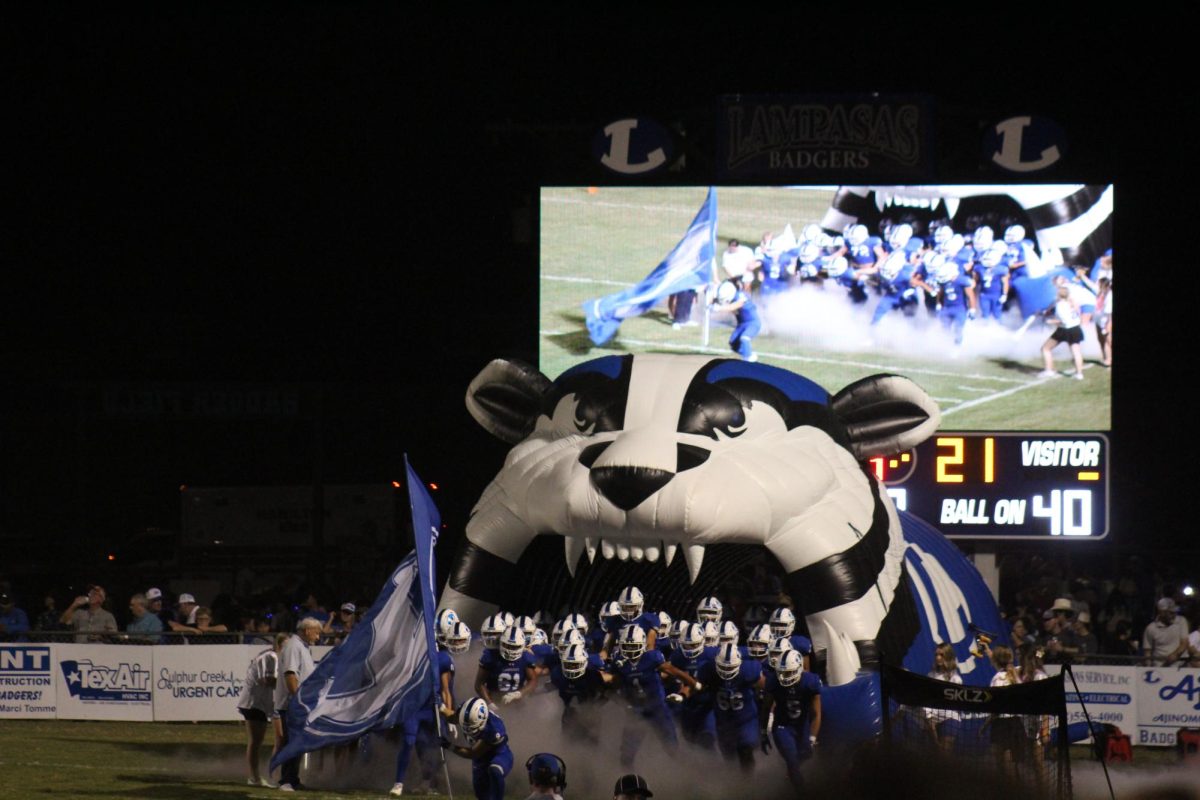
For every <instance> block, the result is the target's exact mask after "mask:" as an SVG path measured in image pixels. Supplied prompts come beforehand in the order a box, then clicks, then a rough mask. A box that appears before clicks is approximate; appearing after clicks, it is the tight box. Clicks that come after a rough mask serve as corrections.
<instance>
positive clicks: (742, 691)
mask: <svg viewBox="0 0 1200 800" xmlns="http://www.w3.org/2000/svg"><path fill="white" fill-rule="evenodd" d="M762 674H763V671H762V664H761V663H760V662H759V661H757V660H756V659H750V660H748V661H743V662H742V665H741V667H740V668H739V669H738V674H737V675H734V676H733V677H732V678H722V677H721V676H720V675H718V674H717V665H716V663H715V662H709V663H708V664H705V665H704V669H703V670H701V671H700V681H701V682H702V683H703V684H704V690H705V692H710V693H712V695H713V701H714V703H715V706H716V712H717V723H718V724H736V725H741V724H743V723H745V722H747V721H750V720H755V719H757V718H758V701H757V699H755V687H754V684H756V683H758V679H759V678H761V677H762Z"/></svg>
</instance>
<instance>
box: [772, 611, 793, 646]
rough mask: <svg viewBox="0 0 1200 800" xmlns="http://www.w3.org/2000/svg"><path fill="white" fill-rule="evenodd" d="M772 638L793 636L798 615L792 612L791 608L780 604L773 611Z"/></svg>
mask: <svg viewBox="0 0 1200 800" xmlns="http://www.w3.org/2000/svg"><path fill="white" fill-rule="evenodd" d="M769 624H770V626H771V638H772V639H776V638H778V637H780V636H791V635H792V631H794V630H796V615H795V614H793V613H792V610H791V609H790V608H787V607H785V606H780V607H779V608H777V609H775V610H774V611H772V612H771V620H770V623H769Z"/></svg>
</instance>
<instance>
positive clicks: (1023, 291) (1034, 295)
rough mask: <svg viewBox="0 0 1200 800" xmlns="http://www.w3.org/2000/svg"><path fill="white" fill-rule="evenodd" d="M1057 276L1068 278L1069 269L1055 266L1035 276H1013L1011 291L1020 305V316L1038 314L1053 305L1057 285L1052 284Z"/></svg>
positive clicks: (1056, 293) (1055, 298) (1070, 275)
mask: <svg viewBox="0 0 1200 800" xmlns="http://www.w3.org/2000/svg"><path fill="white" fill-rule="evenodd" d="M1059 277H1062V278H1066V279H1067V280H1070V279H1071V277H1072V274H1071V270H1069V269H1067V268H1065V267H1056V268H1054V269H1052V270H1050V271H1049V272H1047V273H1046V274H1045V275H1042V276H1040V277H1037V278H1013V281H1012V291H1013V293H1014V294H1016V296H1017V303H1019V304H1020V306H1021V316H1022V317H1030V316H1033V315H1034V314H1040V313H1041V312H1043V311H1045V310H1046V309H1048V308H1050V307H1051V306H1053V305H1054V302H1055V301H1056V300H1058V287H1057V286H1055V285H1054V279H1055V278H1059Z"/></svg>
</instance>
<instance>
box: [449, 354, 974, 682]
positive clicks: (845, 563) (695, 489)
mask: <svg viewBox="0 0 1200 800" xmlns="http://www.w3.org/2000/svg"><path fill="white" fill-rule="evenodd" d="M467 407H468V409H469V410H470V412H471V414H472V416H474V418H475V419H476V420H477V421H478V422H479V423H480V424H481V425H482V426H483V427H484V428H486V429H487V430H488V431H490V432H491V433H492V434H494V435H496V436H498V437H499V438H500V439H502V440H504V441H506V442H509V443H511V444H512V445H513V448H512V450H511V451H510V452H509V454H508V457H507V459H506V460H505V463H504V467H503V468H502V469H501V470H500V473H499V474H498V475H497V476H496V478H495V480H493V481H492V483H491V485H490V486H489V487H488V488H487V490H486V491H485V492H484V494H483V496H482V497H481V498H480V500H479V502H478V503H477V505H476V507H475V509H474V512H473V514H472V516H471V519H470V521H469V523H468V525H467V531H466V541H465V542H464V545H463V547H462V550H461V552H460V554H459V556H458V559H457V563H456V565H455V567H454V570H453V571H452V574H451V577H450V580H449V582H448V585H447V587H446V589H445V591H444V593H443V597H442V605H443V606H447V607H452V608H455V609H456V610H457V611H458V613H459V614H460V615H461V616H462V617H463V618H464V619H466V620H467V621H468V623H469V624H472V625H477V624H478V623H479V621H480V620H482V618H483V617H484V616H486V615H487V614H491V613H494V611H495V610H496V609H497V608H498V607H504V608H506V609H509V610H520V611H529V609H519V608H515V606H518V605H521V604H522V603H527V600H524V599H522V596H521V595H519V591H520V587H521V586H523V585H524V584H526V583H528V580H527V576H526V575H525V570H523V568H522V566H518V562H521V563H522V565H523V566H527V564H526V562H525V561H522V557H523V556H524V555H525V554H526V551H527V548H529V546H530V545H531V543H533V542H534V541H535V539H537V540H545V539H546V538H551V539H553V541H558V539H557V537H562V538H561V542H562V543H561V544H559V545H557V546H559V547H563V548H564V550H563V551H560V552H565V557H566V569H565V570H563V569H562V564H561V562H557V564H556V567H555V571H556V575H557V577H556V578H555V581H554V582H555V583H556V585H558V586H559V587H560V588H561V589H562V591H561V592H560V596H559V597H558V598H557V599H558V600H560V601H563V600H574V601H576V602H578V601H579V600H580V598H581V597H582V595H580V594H579V592H578V591H576V592H574V593H573V594H572V593H571V590H570V588H569V587H567V584H568V583H570V581H571V578H570V576H576V581H578V579H579V577H580V576H579V575H577V574H576V573H577V572H578V571H579V570H580V569H581V567H582V569H583V570H585V571H590V570H591V569H592V567H593V566H594V564H593V562H596V559H597V556H600V557H601V558H602V559H615V560H617V561H624V562H628V563H629V564H630V565H634V564H636V565H638V566H639V567H641V568H643V569H661V570H664V575H665V574H666V572H672V573H675V574H677V575H680V576H681V577H682V579H683V580H686V582H687V585H688V586H691V587H692V588H693V589H694V593H695V594H696V596H697V598H698V597H699V596H700V595H701V592H702V591H705V590H704V589H702V588H701V586H702V585H703V584H704V582H705V576H706V575H709V574H719V571H720V569H719V568H720V564H719V563H717V562H718V561H719V560H721V559H723V558H724V557H725V555H727V554H729V553H731V552H735V550H733V549H731V548H734V547H738V546H740V547H742V548H744V547H746V546H759V547H760V548H761V547H765V548H766V550H767V551H769V552H770V553H771V554H772V555H773V556H774V558H775V559H776V560H777V561H778V562H779V564H780V565H781V566H782V567H783V570H784V572H785V573H786V574H787V575H788V585H787V588H788V591H789V593H790V594H791V596H792V597H793V599H794V601H795V603H796V605H797V610H798V611H801V612H803V614H804V616H805V619H806V621H807V625H808V630H809V632H810V635H811V637H812V639H813V643H814V647H815V650H816V654H817V657H818V662H819V663H820V664H822V665H823V666H827V667H828V672H829V678H830V680H831V682H833V683H837V682H839V681H845V680H849V678H851V677H853V675H854V673H855V671H856V670H858V669H860V668H864V667H865V668H868V669H870V668H872V667H875V666H877V665H878V663H879V662H880V660H881V659H887V660H889V661H894V662H895V663H901V662H902V661H903V662H910V661H911V662H912V663H913V665H914V668H919V669H920V671H922V672H924V671H925V670H927V669H929V665H930V664H931V663H932V652H933V647H934V646H935V645H936V644H937V643H938V642H941V641H951V642H952V643H956V644H961V650H960V653H961V658H962V660H963V661H964V662H966V661H969V658H968V656H967V652H966V651H967V648H968V647H969V639H970V638H971V637H970V636H969V635H968V634H967V632H966V631H967V629H968V628H969V627H970V625H972V624H974V623H973V620H972V616H971V615H972V609H971V605H972V603H971V602H969V601H968V599H967V597H966V596H964V594H963V592H962V591H961V590H960V589H959V588H957V587H956V586H955V583H954V581H953V580H949V581H948V580H946V570H947V567H946V564H947V563H948V562H955V559H957V561H962V562H963V563H965V559H963V558H962V556H961V555H959V554H958V553H957V551H955V550H954V548H953V547H952V546H951V545H949V544H948V543H946V542H945V541H944V539H942V537H940V535H938V534H936V532H931V531H929V530H925V529H923V530H922V531H921V532H919V534H918V535H919V536H923V537H924V539H923V540H922V542H921V543H916V542H914V541H912V540H906V529H905V528H904V527H903V526H902V523H901V518H900V516H898V515H897V512H896V510H895V508H894V507H893V505H892V502H891V500H890V498H889V497H888V495H887V492H886V491H885V490H884V487H883V486H881V485H879V484H878V483H877V482H876V481H875V479H874V477H873V475H872V474H871V472H870V471H869V470H868V469H867V468H866V461H867V459H870V458H873V457H875V456H886V455H892V454H896V453H900V452H902V451H904V450H907V449H909V448H911V447H913V446H915V445H916V444H918V443H919V442H921V441H923V440H924V439H925V438H926V437H928V436H929V435H930V434H931V433H932V432H933V431H934V430H935V429H936V428H937V426H938V422H939V419H940V415H939V412H938V408H937V405H936V404H935V403H934V402H933V401H932V400H931V399H930V398H929V396H928V395H926V394H925V392H924V391H923V390H922V389H921V388H920V387H918V386H917V385H916V384H915V383H913V382H912V381H910V380H908V379H907V378H903V377H899V376H896V375H876V376H872V377H869V378H864V379H862V380H860V381H857V382H855V383H853V384H851V385H849V386H847V387H845V388H844V389H842V390H841V391H839V392H837V393H836V394H834V395H832V396H831V395H830V394H829V393H828V392H827V391H826V390H825V389H823V388H822V387H820V386H819V385H817V384H816V383H814V382H813V381H811V380H809V379H807V378H804V377H802V376H800V375H797V374H795V373H792V372H789V371H787V370H784V369H780V368H778V367H772V366H768V365H765V364H759V363H748V362H745V361H740V360H735V359H722V358H710V357H705V356H677V355H636V356H634V355H627V356H607V357H603V358H598V359H595V360H592V361H588V362H585V363H583V364H579V365H578V366H575V367H573V368H571V369H570V370H568V371H567V372H565V373H563V374H562V375H561V376H559V378H558V379H557V380H555V381H553V382H552V381H550V380H549V379H548V378H546V377H545V376H544V375H542V374H541V373H540V372H538V371H537V370H535V369H533V368H532V367H529V366H527V365H523V364H520V363H515V362H509V361H493V362H492V363H491V364H489V365H488V366H487V367H486V368H484V370H483V371H482V372H481V373H480V374H479V375H478V376H477V377H476V378H475V379H474V380H473V381H472V382H471V386H470V388H469V389H468V393H467ZM706 552H707V553H719V554H720V557H719V558H717V557H714V556H712V555H710V556H708V557H706ZM585 558H586V561H585V560H584V559H585ZM542 560H544V558H543V559H542ZM555 560H556V561H557V556H556V557H555ZM681 564H682V566H681ZM958 566H960V565H958V564H957V562H955V563H954V564H953V565H952V569H956V568H957V567H958ZM918 567H919V569H918ZM567 573H569V575H568V574H567ZM593 577H594V575H593ZM975 578H976V579H977V578H978V575H977V573H975ZM594 584H595V581H592V587H591V588H592V589H593V590H594V591H593V592H592V593H591V594H590V595H589V597H590V598H591V599H593V600H594V599H596V597H597V592H603V591H609V592H610V594H614V595H615V593H616V591H617V589H618V588H619V586H620V585H621V584H619V583H618V584H616V586H613V587H596V586H595V585H594ZM708 585H709V586H711V585H712V582H711V580H710V582H709V584H708ZM650 588H651V592H652V593H653V587H650ZM969 588H978V587H969ZM563 592H565V594H564V593H563ZM984 597H986V598H987V599H982V598H984ZM601 599H609V598H607V597H601ZM990 602H991V601H990V596H987V593H986V590H984V591H983V593H982V595H981V596H980V599H978V600H977V601H976V603H975V605H980V604H983V605H987V604H988V603H990ZM991 610H992V611H993V612H994V603H991ZM994 619H995V617H994V616H989V617H988V619H987V620H986V621H987V622H988V623H989V624H991V623H994ZM976 621H977V620H976ZM994 629H995V628H993V630H994ZM827 661H828V663H826V662H827ZM919 662H923V663H919Z"/></svg>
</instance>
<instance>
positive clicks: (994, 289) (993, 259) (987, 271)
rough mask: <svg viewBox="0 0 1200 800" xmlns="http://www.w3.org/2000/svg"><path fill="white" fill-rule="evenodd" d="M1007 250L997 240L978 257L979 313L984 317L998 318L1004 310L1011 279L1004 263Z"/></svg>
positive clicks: (976, 279)
mask: <svg viewBox="0 0 1200 800" xmlns="http://www.w3.org/2000/svg"><path fill="white" fill-rule="evenodd" d="M976 235H978V234H976ZM1006 252H1008V248H1007V247H1005V245H1004V244H1003V243H1001V242H995V243H993V244H991V245H989V246H988V248H987V249H985V250H984V251H983V252H982V253H981V254H980V255H979V257H978V258H979V266H978V267H977V268H976V269H975V281H976V285H977V286H978V289H977V294H978V298H979V299H978V303H979V314H980V316H981V317H983V319H994V320H998V319H1000V315H1001V314H1002V313H1003V312H1004V303H1005V302H1006V301H1007V300H1008V287H1009V281H1010V280H1011V276H1010V275H1009V272H1008V267H1007V266H1005V264H1004V255H1005V253H1006Z"/></svg>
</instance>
